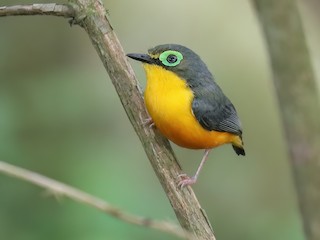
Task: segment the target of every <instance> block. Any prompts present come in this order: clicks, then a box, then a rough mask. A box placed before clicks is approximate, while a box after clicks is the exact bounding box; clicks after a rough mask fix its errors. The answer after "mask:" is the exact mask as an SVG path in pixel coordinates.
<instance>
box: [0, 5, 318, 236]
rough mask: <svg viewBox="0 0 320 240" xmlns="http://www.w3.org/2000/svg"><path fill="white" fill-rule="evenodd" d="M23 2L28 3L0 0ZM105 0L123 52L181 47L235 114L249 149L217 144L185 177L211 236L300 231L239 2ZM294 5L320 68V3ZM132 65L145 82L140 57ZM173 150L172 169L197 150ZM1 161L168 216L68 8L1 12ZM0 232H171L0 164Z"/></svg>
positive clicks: (263, 63)
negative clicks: (78, 199)
mask: <svg viewBox="0 0 320 240" xmlns="http://www.w3.org/2000/svg"><path fill="white" fill-rule="evenodd" d="M35 2H40V1H36V0H34V1H28V2H27V1H23V0H20V1H18V0H1V4H0V5H6V4H8V5H9V4H19V3H35ZM41 2H46V1H44V0H42V1H41ZM51 2H52V1H51ZM59 2H60V3H64V1H62V0H60V1H59ZM104 3H105V6H106V8H107V9H108V10H109V13H110V20H111V23H112V24H113V27H114V29H115V31H116V33H117V35H118V37H119V39H120V41H121V43H122V45H123V47H124V49H125V51H126V52H128V53H129V52H146V50H147V49H148V48H151V47H153V46H155V45H158V44H162V43H180V44H183V45H186V46H188V47H190V48H191V49H193V50H194V51H196V52H197V53H198V54H199V55H200V56H201V57H202V59H203V60H204V61H205V62H206V63H207V65H208V66H209V68H210V69H211V70H212V71H213V72H214V75H215V77H216V80H217V82H218V83H219V85H220V86H221V87H222V88H223V90H224V92H225V93H226V94H227V95H228V96H229V98H230V99H231V100H232V101H233V103H234V104H235V106H236V108H237V110H238V112H239V115H240V117H241V120H242V123H243V128H244V141H245V149H246V152H247V156H246V157H245V158H243V157H237V156H236V155H235V154H234V152H233V150H232V148H231V147H230V146H223V147H220V148H217V149H215V150H214V151H213V152H212V153H211V155H210V160H209V161H208V162H207V163H206V165H205V167H204V169H203V171H202V173H201V175H200V178H199V181H198V183H197V184H196V185H195V186H194V187H193V188H194V190H195V192H196V194H197V196H198V199H199V201H200V203H201V205H202V207H203V208H204V209H205V210H206V212H207V215H208V217H209V219H210V220H211V222H212V225H213V228H214V230H215V234H216V236H217V239H228V240H233V239H234V240H256V239H260V240H267V239H268V240H270V239H273V240H289V239H290V240H302V239H304V238H303V233H302V227H301V221H300V219H299V213H298V209H297V201H296V198H295V190H294V185H293V181H292V177H291V169H290V165H289V162H288V158H287V154H286V146H285V142H284V137H283V131H282V127H281V122H280V118H279V109H278V106H277V100H276V97H275V93H274V87H273V82H272V76H271V72H270V68H269V65H268V56H267V50H266V48H265V42H264V39H263V36H262V34H261V30H260V27H259V23H258V20H257V16H256V14H255V11H254V8H253V7H252V5H251V2H250V1H223V0H203V1H190V0H183V1H182V0H176V1H172V0H162V1H150V0H138V1H125V0H108V1H106V0H105V1H104ZM299 6H300V10H301V14H302V18H303V24H304V27H305V30H306V33H307V39H308V45H309V49H310V52H311V56H312V60H313V63H314V69H315V71H316V73H317V77H318V80H319V76H320V45H319V44H318V43H319V42H320V30H319V26H318V25H319V24H318V22H319V20H320V18H319V14H318V13H319V10H320V4H319V2H318V1H316V0H306V1H301V2H299ZM132 65H133V67H134V69H135V71H136V74H137V77H138V78H139V80H140V82H141V85H142V86H145V76H144V72H143V70H142V67H141V66H140V64H139V63H136V62H132ZM173 148H174V150H175V152H176V155H177V157H178V159H179V161H180V163H181V164H182V166H183V169H184V171H185V172H187V173H188V174H193V173H194V172H195V170H196V168H197V166H198V164H199V162H200V159H201V157H202V154H203V153H202V151H194V150H187V149H182V148H179V147H177V146H174V145H173ZM0 159H1V160H3V161H7V162H9V163H12V164H16V165H18V166H21V167H24V168H27V169H30V170H33V171H36V172H39V173H41V174H44V175H47V176H49V177H51V178H54V179H57V180H59V181H62V182H65V183H67V184H70V185H72V186H75V187H78V188H80V189H82V190H85V191H87V192H89V193H91V194H94V195H96V196H99V197H101V198H104V199H106V200H107V201H109V202H110V203H112V204H114V205H116V206H118V207H120V208H122V209H124V210H126V211H129V212H132V213H134V214H137V215H142V216H147V217H151V218H156V219H164V220H169V221H172V222H176V218H175V215H174V213H173V211H172V209H171V206H170V204H169V202H168V200H167V198H166V196H165V194H164V192H163V191H162V188H161V186H160V184H159V182H158V180H157V178H156V176H155V174H154V172H153V170H152V168H151V166H150V164H149V162H148V160H147V158H146V156H145V154H144V151H143V148H142V146H141V144H140V142H139V140H138V138H137V136H136V135H135V133H134V131H133V129H132V127H131V125H130V123H129V120H128V119H127V116H126V114H125V112H124V110H123V108H122V106H121V104H120V101H119V99H118V96H117V94H116V92H115V90H114V88H113V86H112V84H111V82H110V80H109V77H108V75H107V73H106V71H105V69H104V67H103V65H102V63H101V62H100V60H99V58H98V56H97V54H96V52H95V50H94V48H93V47H92V45H91V43H90V41H89V39H88V36H87V35H86V33H85V32H84V31H83V30H82V29H81V28H80V27H78V26H74V27H72V28H70V26H69V25H68V23H67V20H66V19H63V18H57V17H48V16H34V17H5V18H0ZM0 239H3V240H6V239H10V240H40V239H47V240H50V239H77V240H84V239H92V240H93V239H94V240H100V239H101V240H102V239H124V240H126V239H176V238H174V237H171V236H169V235H166V234H163V233H159V232H157V231H153V230H149V229H145V228H141V227H137V226H133V225H129V224H127V223H123V222H121V221H119V220H117V219H114V218H111V217H109V216H106V215H104V214H103V213H101V212H98V211H97V210H95V209H92V208H89V207H87V206H83V205H80V204H78V203H75V202H72V201H70V200H68V199H61V200H60V201H56V199H54V198H52V197H48V196H46V194H45V192H44V191H43V190H42V189H40V188H38V187H35V186H33V185H30V184H29V183H25V182H22V181H19V180H16V179H13V178H9V177H7V176H4V175H0Z"/></svg>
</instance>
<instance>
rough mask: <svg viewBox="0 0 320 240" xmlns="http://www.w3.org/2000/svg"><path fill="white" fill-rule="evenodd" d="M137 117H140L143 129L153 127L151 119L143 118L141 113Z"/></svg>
mask: <svg viewBox="0 0 320 240" xmlns="http://www.w3.org/2000/svg"><path fill="white" fill-rule="evenodd" d="M139 117H140V119H141V122H142V125H143V126H144V127H149V128H153V127H154V122H153V120H152V118H151V117H148V118H143V117H142V115H141V113H140V114H139Z"/></svg>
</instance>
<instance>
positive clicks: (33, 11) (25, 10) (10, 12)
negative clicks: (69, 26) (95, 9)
mask: <svg viewBox="0 0 320 240" xmlns="http://www.w3.org/2000/svg"><path fill="white" fill-rule="evenodd" d="M74 14H75V12H74V10H73V8H72V7H70V6H69V5H67V4H56V3H44V4H27V5H15V6H3V7H0V17H6V16H27V15H51V16H58V17H65V18H72V17H73V16H74Z"/></svg>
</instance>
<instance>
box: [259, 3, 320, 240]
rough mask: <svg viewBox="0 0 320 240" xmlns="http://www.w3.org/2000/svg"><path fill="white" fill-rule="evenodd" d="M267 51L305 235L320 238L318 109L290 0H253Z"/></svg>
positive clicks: (303, 41) (301, 34) (296, 15)
mask: <svg viewBox="0 0 320 240" xmlns="http://www.w3.org/2000/svg"><path fill="white" fill-rule="evenodd" d="M253 2H254V4H255V7H256V10H257V13H258V15H259V18H260V21H261V25H262V29H263V31H264V34H265V38H266V44H267V47H268V50H269V53H270V63H271V67H272V72H273V81H274V85H275V89H276V93H277V97H278V101H279V106H280V116H281V118H282V123H283V127H284V130H285V135H286V141H287V145H288V153H289V157H290V160H291V166H292V171H293V177H294V180H295V185H296V189H297V194H298V201H299V205H300V212H301V215H302V220H303V224H304V231H305V234H306V237H307V239H310V240H311V239H312V240H316V239H317V240H318V239H320V230H319V226H320V191H319V189H320V174H319V172H320V164H319V163H320V148H319V146H320V115H319V109H320V104H319V96H318V92H317V83H316V79H315V76H314V73H313V69H312V64H311V60H310V56H309V52H308V48H307V43H306V39H305V35H304V31H303V27H302V22H301V18H300V15H299V10H298V6H297V1H295V0H282V1H278V0H254V1H253Z"/></svg>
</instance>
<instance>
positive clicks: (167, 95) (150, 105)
mask: <svg viewBox="0 0 320 240" xmlns="http://www.w3.org/2000/svg"><path fill="white" fill-rule="evenodd" d="M145 70H146V73H147V87H146V91H145V102H146V107H147V109H148V111H149V114H150V115H151V117H152V119H153V121H154V122H155V124H156V126H157V127H159V128H161V127H162V126H161V125H165V126H163V127H167V128H168V127H170V126H173V127H176V125H181V124H183V123H182V122H183V121H184V120H188V119H189V118H190V117H193V116H192V110H191V103H192V100H193V93H192V91H191V89H190V88H189V87H188V86H187V83H186V81H185V80H183V79H180V78H179V77H178V76H177V75H176V74H174V73H172V72H170V71H167V70H165V69H163V68H161V67H159V66H156V65H146V66H145ZM181 121H182V122H181ZM178 123H179V124H178Z"/></svg>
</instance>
